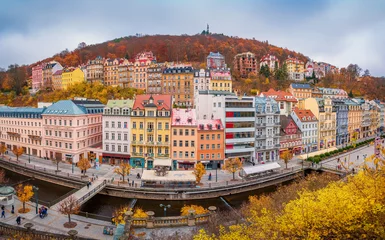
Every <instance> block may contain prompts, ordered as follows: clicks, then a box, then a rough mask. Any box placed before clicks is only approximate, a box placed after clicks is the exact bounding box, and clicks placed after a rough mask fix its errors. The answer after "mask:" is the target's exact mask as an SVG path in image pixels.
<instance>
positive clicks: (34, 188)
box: [32, 186, 39, 214]
mask: <svg viewBox="0 0 385 240" xmlns="http://www.w3.org/2000/svg"><path fill="white" fill-rule="evenodd" d="M32 190H33V192H34V194H35V200H36V214H38V207H39V196H38V191H39V188H38V187H36V186H33V187H32Z"/></svg>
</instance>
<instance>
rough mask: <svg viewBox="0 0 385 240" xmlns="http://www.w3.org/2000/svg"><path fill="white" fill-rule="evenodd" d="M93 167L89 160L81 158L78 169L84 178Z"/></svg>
mask: <svg viewBox="0 0 385 240" xmlns="http://www.w3.org/2000/svg"><path fill="white" fill-rule="evenodd" d="M90 167H91V163H90V161H89V160H88V159H87V158H81V159H80V160H79V162H78V168H80V170H82V171H83V176H85V175H86V171H87V169H89V168H90Z"/></svg>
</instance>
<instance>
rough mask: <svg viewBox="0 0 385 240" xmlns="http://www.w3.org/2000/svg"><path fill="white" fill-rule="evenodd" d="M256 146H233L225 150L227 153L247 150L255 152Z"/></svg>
mask: <svg viewBox="0 0 385 240" xmlns="http://www.w3.org/2000/svg"><path fill="white" fill-rule="evenodd" d="M254 149H255V148H254V147H243V148H232V149H227V148H226V150H225V152H226V153H246V152H253V151H254Z"/></svg>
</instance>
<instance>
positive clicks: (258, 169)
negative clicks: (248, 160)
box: [242, 162, 281, 175]
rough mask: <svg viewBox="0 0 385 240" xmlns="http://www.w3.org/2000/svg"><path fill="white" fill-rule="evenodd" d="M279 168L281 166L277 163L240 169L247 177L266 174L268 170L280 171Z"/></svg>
mask: <svg viewBox="0 0 385 240" xmlns="http://www.w3.org/2000/svg"><path fill="white" fill-rule="evenodd" d="M280 168H281V165H279V163H277V162H273V163H267V164H259V165H256V166H250V167H244V168H242V169H243V171H244V173H245V174H246V175H249V174H255V173H261V172H266V171H269V170H274V169H280Z"/></svg>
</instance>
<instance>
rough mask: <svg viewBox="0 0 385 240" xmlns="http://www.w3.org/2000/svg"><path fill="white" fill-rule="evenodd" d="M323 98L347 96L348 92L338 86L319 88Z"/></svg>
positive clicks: (343, 97)
mask: <svg viewBox="0 0 385 240" xmlns="http://www.w3.org/2000/svg"><path fill="white" fill-rule="evenodd" d="M319 89H320V90H321V92H322V95H323V97H324V98H339V99H345V98H348V97H349V96H348V94H347V92H346V91H345V90H343V89H339V88H319Z"/></svg>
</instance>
